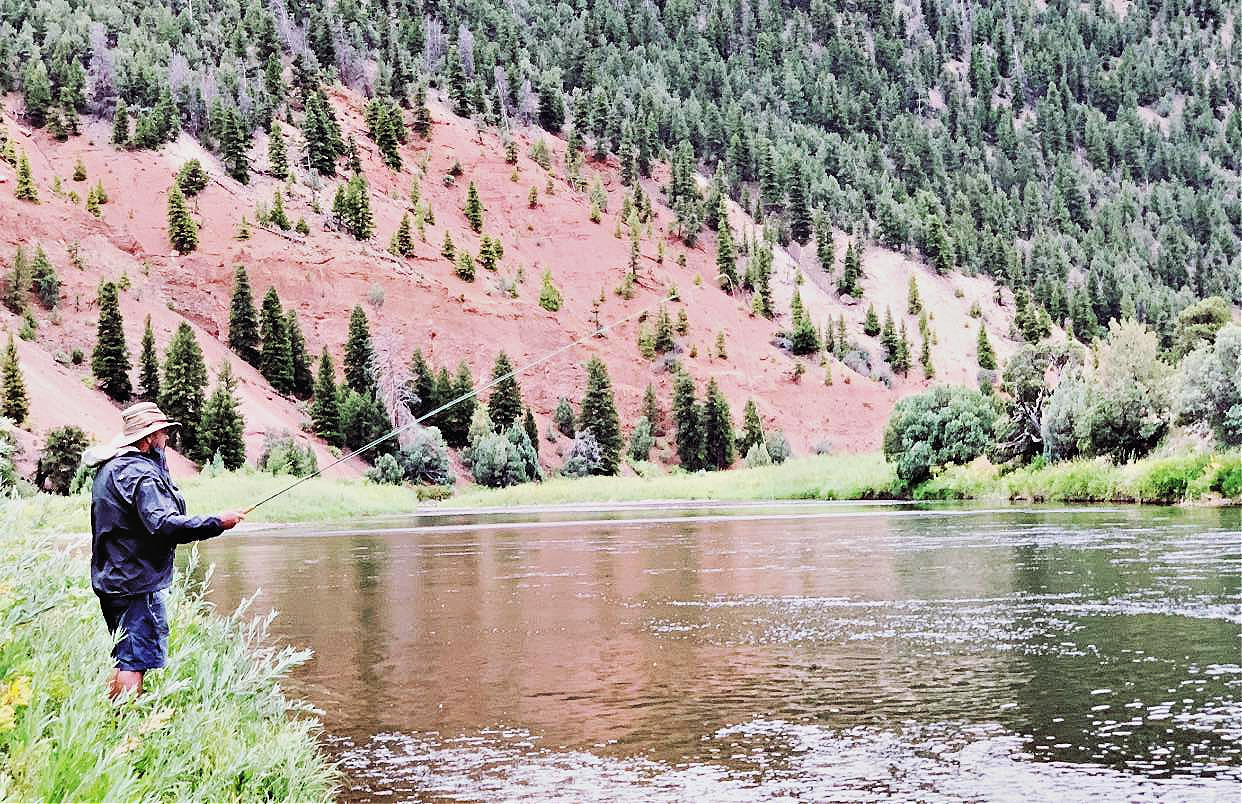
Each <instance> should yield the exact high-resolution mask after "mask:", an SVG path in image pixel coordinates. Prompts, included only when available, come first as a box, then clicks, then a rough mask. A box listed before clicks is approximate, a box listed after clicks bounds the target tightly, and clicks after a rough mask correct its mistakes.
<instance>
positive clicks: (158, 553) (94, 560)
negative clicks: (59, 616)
mask: <svg viewBox="0 0 1242 804" xmlns="http://www.w3.org/2000/svg"><path fill="white" fill-rule="evenodd" d="M223 532H224V527H223V526H222V525H221V524H220V520H219V518H217V517H214V516H186V515H185V498H184V497H182V496H181V491H180V490H179V489H178V488H177V486H176V484H174V483H173V481H172V477H170V476H169V474H168V463H167V462H166V461H165V460H164V456H163V454H162V453H161V454H158V455H148V454H146V453H142V452H139V451H138V450H136V449H133V448H128V449H126V450H123V451H122V452H121V453H120V454H119V455H117V456H116V457H114V458H112V459H110V460H108V461H107V462H106V463H104V464H103V466H101V467H99V471H98V473H97V474H96V475H95V483H94V486H92V488H91V533H92V541H91V586H93V587H94V588H95V591H96V592H98V593H100V594H106V595H140V594H146V593H147V592H153V591H155V590H157V589H163V588H165V587H167V586H168V585H169V584H170V583H171V582H172V570H173V553H174V551H175V550H176V548H177V545H178V544H185V543H186V542H196V541H200V540H202V539H210V538H212V537H213V536H219V535H220V534H221V533H223Z"/></svg>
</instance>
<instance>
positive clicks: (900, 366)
mask: <svg viewBox="0 0 1242 804" xmlns="http://www.w3.org/2000/svg"><path fill="white" fill-rule="evenodd" d="M889 364H890V365H891V366H892V367H893V371H894V372H896V373H897V374H900V375H901V376H903V377H904V376H906V374H907V373H909V371H910V339H909V337H907V335H906V322H905V321H902V322H901V337H900V338H899V339H898V341H897V351H896V353H895V354H894V355H893V359H892V360H891V361H889Z"/></svg>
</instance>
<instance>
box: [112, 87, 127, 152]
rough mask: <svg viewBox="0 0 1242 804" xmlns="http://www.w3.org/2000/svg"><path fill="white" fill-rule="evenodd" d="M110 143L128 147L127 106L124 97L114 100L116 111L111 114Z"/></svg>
mask: <svg viewBox="0 0 1242 804" xmlns="http://www.w3.org/2000/svg"><path fill="white" fill-rule="evenodd" d="M112 144H113V145H116V146H118V147H121V148H128V147H129V108H128V107H127V106H126V105H125V99H124V98H120V99H118V100H117V102H116V112H115V113H114V114H113V116H112Z"/></svg>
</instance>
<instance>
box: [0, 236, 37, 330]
mask: <svg viewBox="0 0 1242 804" xmlns="http://www.w3.org/2000/svg"><path fill="white" fill-rule="evenodd" d="M30 282H31V279H30V260H29V259H28V258H27V257H26V249H25V248H24V247H23V246H22V244H21V243H18V244H17V251H16V252H14V254H13V263H12V265H11V266H10V268H9V272H8V274H7V275H6V276H5V277H4V293H3V301H4V306H5V307H7V308H9V312H11V313H13V314H14V315H21V314H22V311H23V310H25V309H26V293H27V292H28V291H29V290H30Z"/></svg>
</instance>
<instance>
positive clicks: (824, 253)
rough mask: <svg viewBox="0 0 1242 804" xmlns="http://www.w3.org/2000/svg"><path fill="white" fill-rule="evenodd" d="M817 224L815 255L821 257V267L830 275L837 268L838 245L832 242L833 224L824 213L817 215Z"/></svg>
mask: <svg viewBox="0 0 1242 804" xmlns="http://www.w3.org/2000/svg"><path fill="white" fill-rule="evenodd" d="M817 218H818V220H817V222H816V225H815V256H816V257H818V258H819V267H820V268H823V269H824V273H826V274H828V275H829V276H831V275H832V272H833V271H835V270H836V260H837V255H836V247H835V246H834V244H833V242H832V224H830V223H829V222H828V221H827V219H826V218H825V216H824V215H823V213H820V214H819V215H818V216H817Z"/></svg>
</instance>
